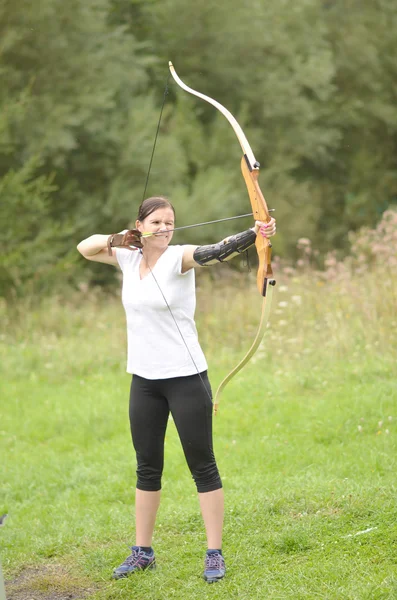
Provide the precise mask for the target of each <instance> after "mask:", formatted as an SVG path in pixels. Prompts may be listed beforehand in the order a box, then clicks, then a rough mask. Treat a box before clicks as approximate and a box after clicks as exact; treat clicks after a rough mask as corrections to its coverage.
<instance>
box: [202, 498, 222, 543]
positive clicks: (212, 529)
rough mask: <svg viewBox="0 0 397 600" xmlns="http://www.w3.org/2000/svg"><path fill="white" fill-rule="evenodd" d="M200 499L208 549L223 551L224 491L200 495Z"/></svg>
mask: <svg viewBox="0 0 397 600" xmlns="http://www.w3.org/2000/svg"><path fill="white" fill-rule="evenodd" d="M198 497H199V501H200V508H201V514H202V515H203V521H204V526H205V532H206V534H207V548H210V549H212V550H221V549H222V531H223V517H224V499H223V498H224V497H223V489H222V488H220V489H219V490H214V491H213V492H203V493H201V494H200V493H199V495H198Z"/></svg>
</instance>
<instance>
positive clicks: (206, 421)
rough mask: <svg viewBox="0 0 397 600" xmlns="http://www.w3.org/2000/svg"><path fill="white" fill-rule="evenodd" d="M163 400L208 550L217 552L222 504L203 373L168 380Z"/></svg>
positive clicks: (222, 516)
mask: <svg viewBox="0 0 397 600" xmlns="http://www.w3.org/2000/svg"><path fill="white" fill-rule="evenodd" d="M204 385H205V387H204ZM167 399H168V402H169V406H170V410H171V413H172V416H173V419H174V422H175V425H176V428H177V430H178V434H179V437H180V440H181V443H182V446H183V450H184V453H185V457H186V460H187V463H188V465H189V468H190V471H191V473H192V475H193V478H194V480H195V483H196V486H197V491H198V495H199V502H200V508H201V514H202V516H203V520H204V525H205V531H206V535H207V544H208V548H211V549H218V550H220V549H221V548H222V529H223V518H224V500H223V490H222V482H221V479H220V476H219V472H218V468H217V465H216V461H215V456H214V451H213V445H212V410H213V405H212V400H211V387H210V384H209V381H208V377H207V375H206V373H202V374H201V378H200V377H199V376H198V375H192V376H190V377H178V378H176V379H173V380H172V381H171V380H170V382H169V384H168V389H167Z"/></svg>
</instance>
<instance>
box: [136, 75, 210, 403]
mask: <svg viewBox="0 0 397 600" xmlns="http://www.w3.org/2000/svg"><path fill="white" fill-rule="evenodd" d="M169 78H170V73H168V76H167V79H166V82H165V88H164V94H163V102H162V105H161V110H160V116H159V121H158V123H157V131H156V135H155V138H154V143H153V148H152V154H151V157H150V162H149V168H148V172H147V176H146V182H145V187H144V190H143V196H142V202H143V201H144V199H145V196H146V190H147V186H148V183H149V177H150V171H151V168H152V163H153V157H154V151H155V149H156V144H157V138H158V135H159V132H160V124H161V119H162V116H163V110H164V105H165V101H166V97H167V95H168V80H169ZM139 251H140V253H141V255H142V257H143V258H144V260H145V263H146V265H147V267H148V269H149V271H150V274H151V275H152V277H153V279H154V281H155V283H156V285H157V287H158V289H159V291H160V293H161V295H162V297H163V300H164V302H165V304H166V306H167V308H168V310H169V313H170V315H171V317H172V319H173V321H174V323H175V326H176V328H177V330H178V332H179V335H180V336H181V339H182V341H183V344H184V346H185V348H186V350H187V352H188V354H189V356H190V359H191V361H192V363H193V365H194V368H195V369H196V371H197V375H198V376H199V378H200V381H201V383H202V385H203V388H204V389H205V393H206V394H207V396H208V397H209V399H210V401H211V404H212V395H211V393H210V392H209V391H208V389H207V386H206V385H205V383H204V379H203V378H202V376H201V373H200V371H199V369H198V367H197V365H196V361H195V360H194V358H193V356H192V353H191V352H190V349H189V346H188V345H187V342H186V340H185V338H184V337H183V333H182V331H181V329H180V327H179V325H178V322H177V320H176V318H175V315H174V313H173V312H172V310H171V307H170V305H169V304H168V302H167V298H166V297H165V295H164V292H163V290H162V289H161V286H160V284H159V282H158V281H157V279H156V277H155V275H154V273H153V271H152V269H151V267H150V265H149V261H148V260H147V259H146V256H145V255H144V253H143V251H142V249H140V250H139Z"/></svg>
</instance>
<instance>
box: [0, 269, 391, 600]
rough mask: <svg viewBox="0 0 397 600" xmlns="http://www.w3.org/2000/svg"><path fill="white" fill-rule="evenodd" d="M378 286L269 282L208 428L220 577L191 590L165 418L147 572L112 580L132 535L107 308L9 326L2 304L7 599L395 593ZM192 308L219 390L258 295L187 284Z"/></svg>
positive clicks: (172, 440) (119, 321)
mask: <svg viewBox="0 0 397 600" xmlns="http://www.w3.org/2000/svg"><path fill="white" fill-rule="evenodd" d="M375 281H376V277H374V279H373V281H372V283H371V280H369V279H367V285H368V286H371V285H372V284H373V286H374V290H375V291H374V295H373V296H372V299H370V300H368V299H367V296H365V297H363V296H360V295H359V294H356V295H355V294H354V289H355V288H354V289H353V291H352V293H351V294H350V295H348V294H345V293H344V290H341V289H340V288H339V289H338V291H337V292H335V290H334V292H332V289H331V288H330V286H329V285H328V284H325V285H323V286H322V285H318V282H315V281H313V282H311V283H310V284H307V283H306V282H304V281H303V280H302V279H299V278H298V279H296V280H295V281H289V282H288V290H287V289H286V287H287V285H286V284H285V283H283V282H281V286H279V291H278V296H277V300H276V304H275V306H274V310H273V313H272V316H271V319H272V325H271V328H270V330H269V332H268V335H267V337H266V339H265V341H264V343H263V345H262V347H261V349H260V351H259V352H258V353H257V355H256V356H255V357H254V359H253V361H252V363H251V364H250V365H249V366H247V367H246V369H245V370H244V371H243V372H242V373H241V374H240V375H239V376H237V377H236V378H235V379H234V380H233V381H232V382H231V383H230V384H229V386H228V387H227V388H226V390H225V393H224V396H223V398H222V401H221V405H220V414H219V416H218V417H217V418H216V419H215V422H214V430H215V431H214V435H215V451H216V455H217V459H218V463H219V468H220V471H221V474H222V478H223V481H224V487H225V492H226V519H225V537H224V547H223V550H224V555H225V557H226V561H227V569H228V571H227V577H226V578H225V580H224V581H222V582H220V583H218V584H216V585H212V586H209V585H208V584H206V583H205V582H204V581H203V580H202V579H201V572H202V562H203V554H204V551H205V536H204V531H203V526H202V522H201V518H200V515H199V509H198V501H197V496H196V493H195V488H194V484H193V481H192V479H191V476H190V474H189V473H188V471H187V467H186V465H185V462H184V458H183V455H182V451H181V448H180V444H179V440H178V438H177V435H176V432H175V428H174V425H173V423H172V421H171V422H170V425H169V429H168V432H167V438H166V467H165V473H164V484H163V492H162V505H161V508H160V511H159V515H158V522H157V527H156V532H155V539H154V546H155V549H156V554H157V561H158V568H157V570H156V571H155V572H150V573H142V574H141V575H137V576H134V577H132V578H130V579H128V580H125V581H112V580H111V579H110V575H111V571H112V568H113V567H114V566H117V565H118V564H119V563H120V562H121V561H122V560H124V558H125V556H126V555H127V554H128V548H127V544H132V542H133V538H134V527H133V506H134V483H135V474H134V469H135V464H134V456H133V450H132V445H131V442H130V434H129V426H128V417H127V415H128V407H127V398H128V388H129V376H128V375H126V374H125V372H124V367H125V333H124V316H123V313H122V311H121V309H120V306H119V305H118V300H117V299H113V300H109V299H106V301H105V300H100V299H99V297H98V294H96V293H91V294H87V295H86V297H83V296H82V295H80V296H79V297H78V298H73V299H70V300H68V301H64V300H60V299H50V300H48V301H45V302H44V303H43V304H42V305H41V307H38V308H33V307H30V308H29V310H28V311H27V312H23V311H21V312H20V313H19V315H20V316H19V318H18V319H16V318H15V314H14V315H12V314H10V312H9V311H6V310H5V308H4V307H3V311H4V312H3V315H2V317H3V322H5V323H6V325H7V333H6V334H4V335H3V337H2V344H1V348H0V350H1V354H0V358H1V370H2V373H1V377H2V398H3V402H2V409H1V423H0V443H1V456H2V461H1V463H2V472H3V474H2V478H1V499H0V502H1V505H0V512H7V513H9V518H8V519H7V522H6V525H5V527H4V528H2V530H1V531H0V538H1V548H2V549H1V557H2V563H3V569H4V571H5V575H6V580H7V586H6V587H7V594H8V598H11V599H13V598H14V599H15V600H17V599H18V600H23V599H26V600H28V599H31V598H34V599H36V598H37V599H40V598H41V599H43V600H44V599H48V600H50V599H54V600H55V599H61V598H62V599H63V598H65V599H66V598H75V599H80V598H81V599H82V598H90V599H91V600H112V599H118V598H120V599H124V598H131V597H133V598H135V599H137V600H143V599H150V600H160V599H161V600H163V599H167V600H168V599H173V598H175V599H195V598H197V599H198V598H200V599H205V598H219V599H230V598H236V599H237V598H238V599H240V598H241V599H247V600H253V599H256V598H258V599H259V598H260V599H264V598H266V599H294V600H295V599H300V598H302V599H303V598H305V599H306V598H309V599H317V598H321V599H327V600H328V599H329V600H331V599H335V600H336V599H341V598H343V599H345V598H346V599H360V600H363V599H364V600H366V599H368V600H378V599H379V600H384V599H385V600H386V599H392V598H397V577H396V562H397V559H396V556H397V552H396V550H397V548H396V545H397V518H396V517H397V508H396V484H395V473H396V470H397V465H396V460H397V459H396V456H397V453H396V450H397V448H396V436H397V432H396V422H397V411H396V400H397V392H396V375H397V368H396V364H395V362H396V361H395V351H396V344H397V341H396V330H397V329H396V324H394V325H393V324H392V323H393V319H394V316H393V315H390V310H393V309H392V308H391V309H388V314H384V313H383V312H382V310H378V309H376V310H369V309H371V306H372V308H373V307H379V306H380V307H381V306H384V305H385V296H383V300H382V294H389V295H388V296H387V297H388V298H389V296H390V293H391V292H390V285H388V286H387V289H386V291H385V290H384V289H383V288H379V285H378V284H377V285H376V284H375ZM378 281H379V279H378ZM350 284H351V282H350ZM350 289H352V288H350ZM393 289H394V288H393ZM376 290H377V291H376ZM393 293H395V291H394V292H393ZM292 298H295V300H292ZM298 298H299V300H298ZM355 298H356V300H355ZM349 299H350V300H351V303H350V305H349ZM199 306H200V307H201V310H200V312H199V314H198V322H199V329H200V335H201V339H202V341H203V345H204V346H205V350H206V354H207V358H208V361H209V363H210V365H211V368H210V376H211V380H212V383H213V386H214V387H215V385H216V384H217V383H218V382H219V381H220V380H221V378H222V376H223V375H224V374H225V372H227V370H228V368H229V367H231V366H233V365H234V364H235V363H236V362H237V359H238V358H239V357H241V355H242V354H243V349H244V348H245V347H246V346H248V345H249V342H250V340H251V338H252V337H253V334H254V329H255V323H256V320H257V318H258V316H259V306H258V299H257V297H256V294H255V290H254V289H252V290H249V291H248V292H247V291H246V290H242V289H238V288H234V287H230V288H229V289H228V292H227V293H226V292H225V290H223V291H222V293H217V292H216V291H214V290H213V286H211V287H207V283H206V282H205V281H203V282H201V281H200V282H199ZM390 306H393V303H390ZM368 310H369V312H368ZM347 315H348V316H347ZM368 315H369V316H368ZM4 400H5V401H4Z"/></svg>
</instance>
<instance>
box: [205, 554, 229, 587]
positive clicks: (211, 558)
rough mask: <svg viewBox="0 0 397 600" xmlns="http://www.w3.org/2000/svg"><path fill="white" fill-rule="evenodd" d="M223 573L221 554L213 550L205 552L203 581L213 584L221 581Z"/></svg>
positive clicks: (223, 566)
mask: <svg viewBox="0 0 397 600" xmlns="http://www.w3.org/2000/svg"><path fill="white" fill-rule="evenodd" d="M225 573H226V567H225V560H224V558H223V556H222V554H221V553H220V552H217V551H214V550H210V551H209V552H207V554H206V556H205V561H204V575H203V577H204V579H205V580H206V581H207V582H208V583H214V582H215V581H219V579H222V578H223V577H224V576H225Z"/></svg>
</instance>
